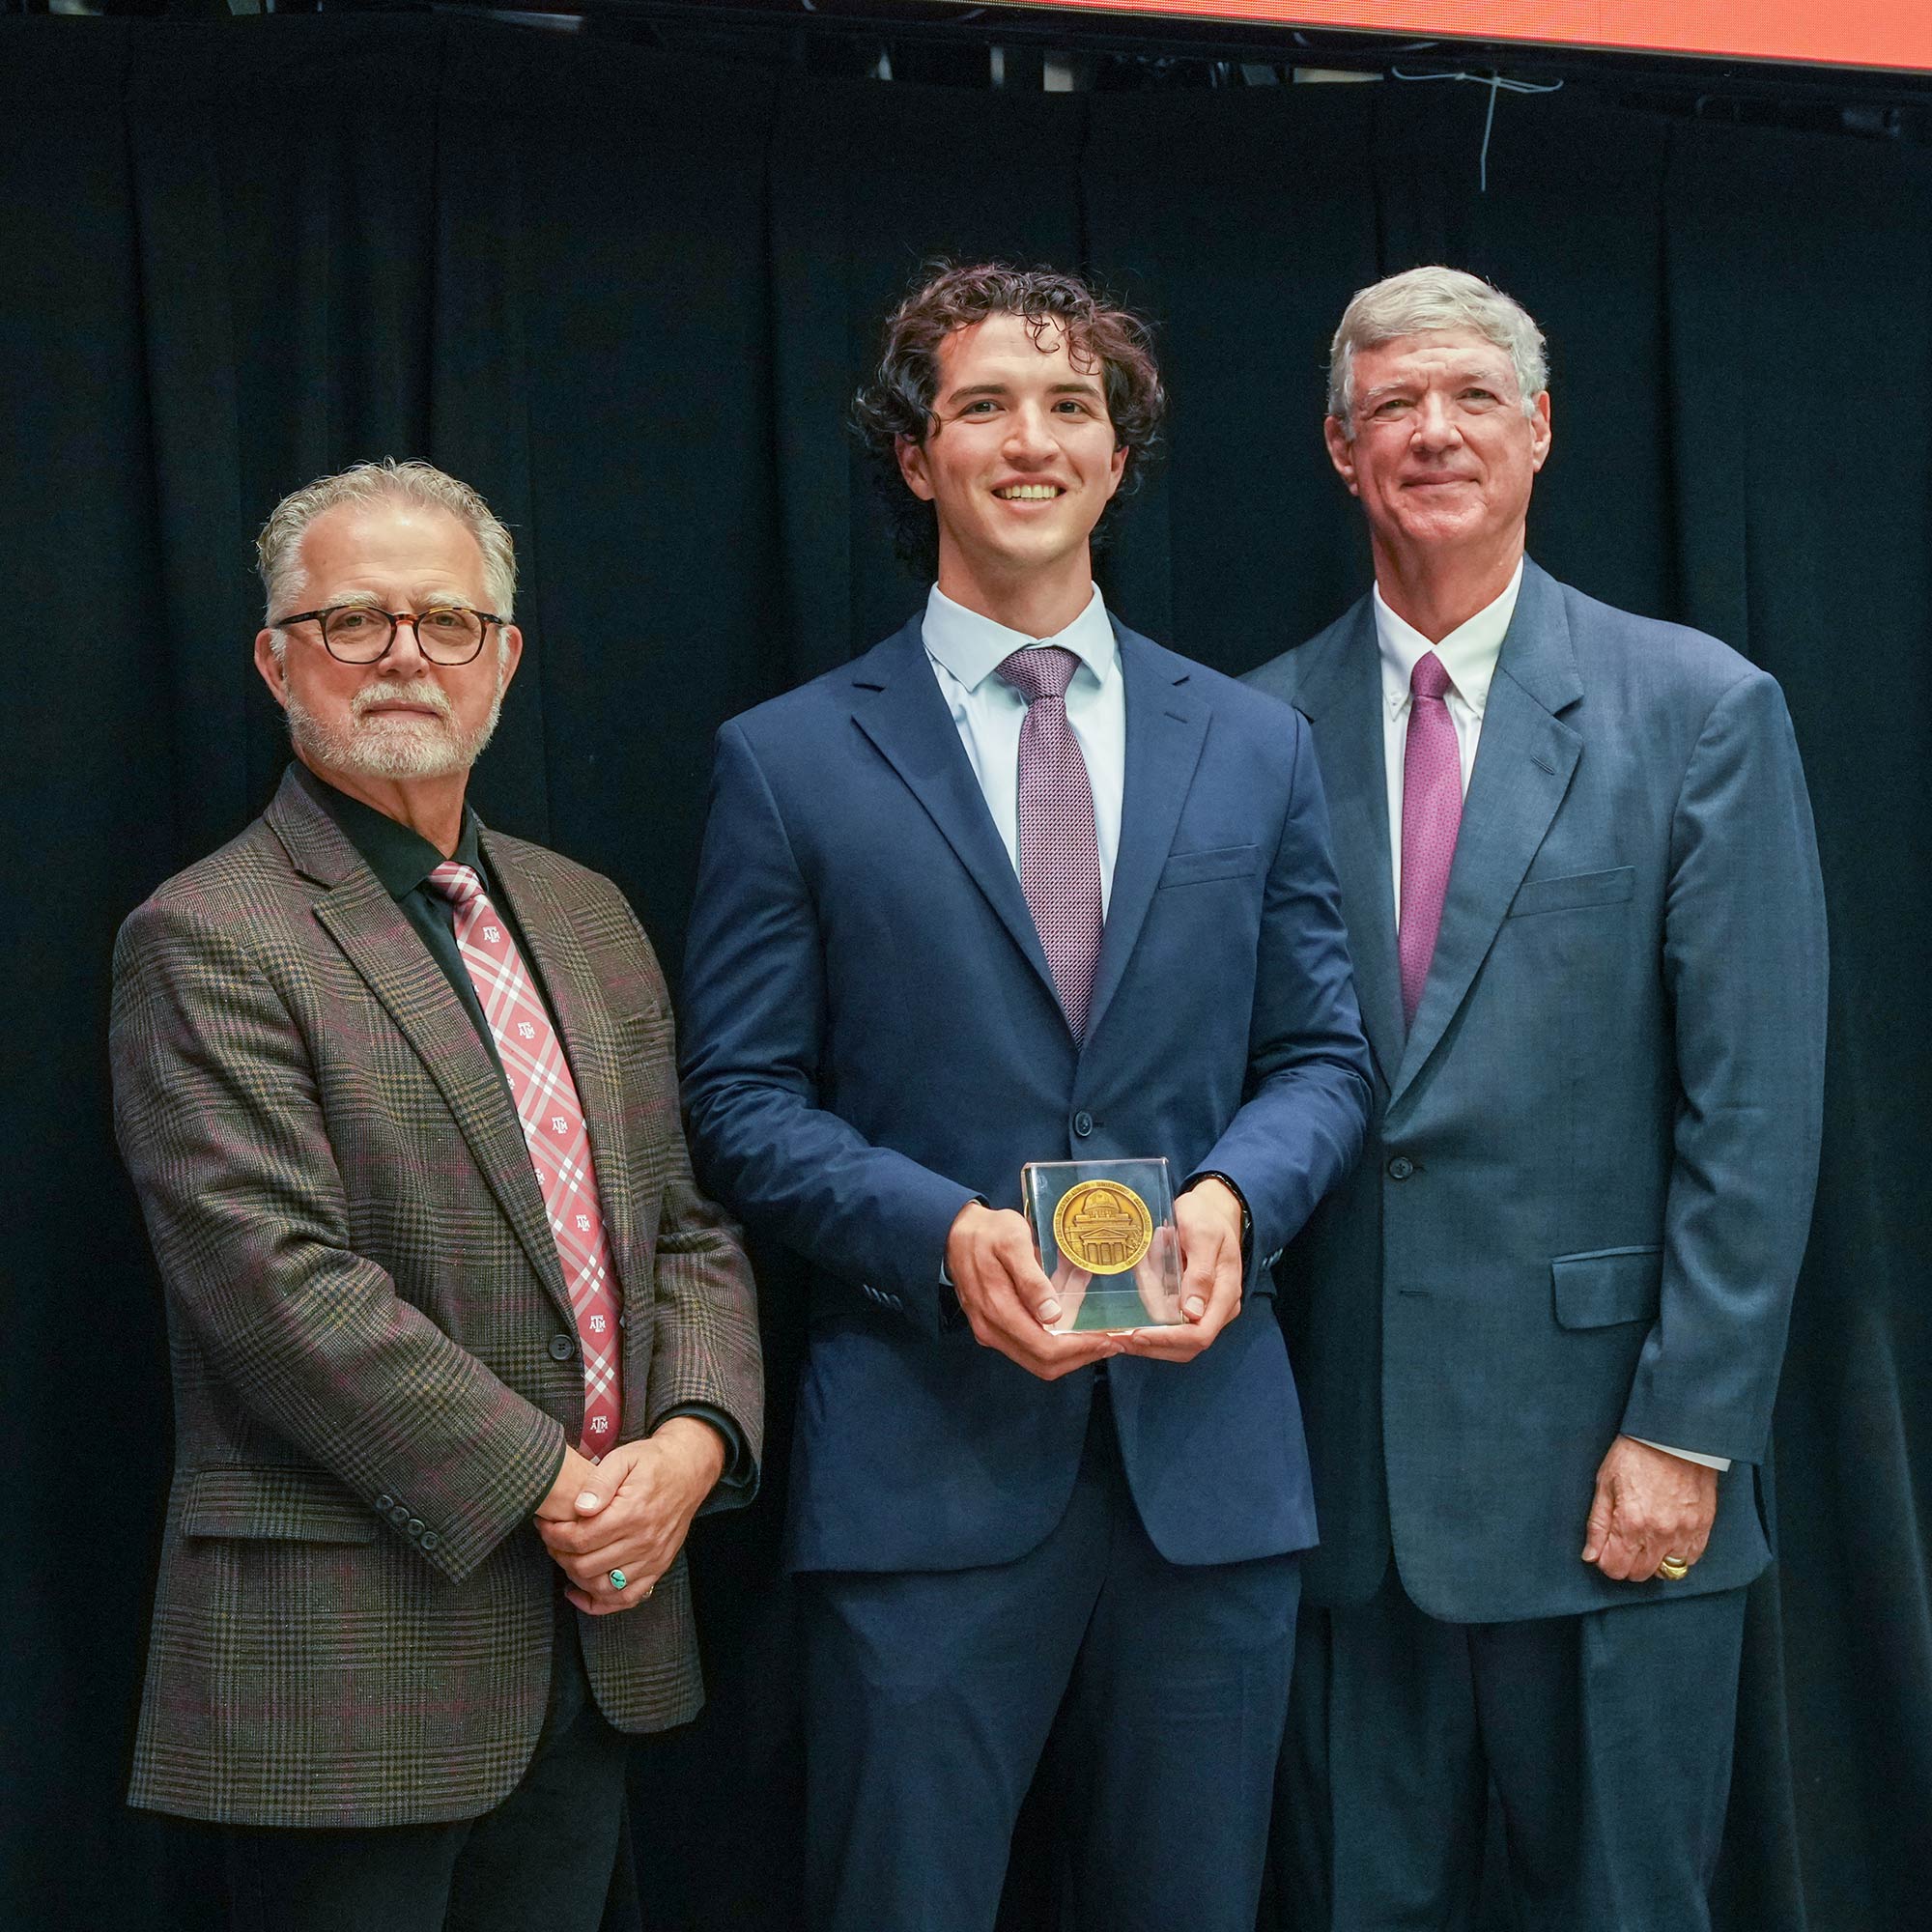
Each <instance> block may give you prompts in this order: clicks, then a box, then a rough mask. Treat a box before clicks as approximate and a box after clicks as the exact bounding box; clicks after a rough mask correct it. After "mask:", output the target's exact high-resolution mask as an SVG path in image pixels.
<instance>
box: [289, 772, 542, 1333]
mask: <svg viewBox="0 0 1932 1932" xmlns="http://www.w3.org/2000/svg"><path fill="white" fill-rule="evenodd" d="M266 815H267V818H268V821H269V824H270V829H271V830H272V831H273V832H274V834H275V836H276V837H277V838H280V840H281V841H282V845H283V847H284V849H285V850H286V851H287V852H288V855H289V858H290V861H291V863H292V864H293V865H294V866H295V867H296V869H297V871H298V872H300V873H301V874H302V875H303V876H304V877H305V878H308V879H311V880H313V881H314V882H315V883H316V884H318V885H321V886H324V887H326V888H327V891H326V892H325V894H324V895H323V896H322V897H321V898H319V899H317V900H316V901H315V902H314V912H315V916H316V919H317V921H318V923H320V924H321V925H322V927H323V929H324V931H326V932H327V934H328V935H329V937H330V938H331V939H333V940H334V942H335V944H336V945H337V946H338V947H340V948H341V950H342V953H343V956H344V957H345V958H346V959H347V960H348V961H349V963H350V965H351V966H353V967H354V968H355V971H356V973H357V974H358V975H359V976H360V978H361V980H362V981H363V983H364V984H365V985H366V986H367V987H368V988H369V990H370V992H371V993H373V994H374V995H375V997H376V999H377V1000H378V1001H379V1002H380V1003H381V1004H382V1006H383V1009H384V1011H386V1012H387V1014H388V1015H389V1018H390V1019H391V1020H392V1021H393V1022H394V1023H395V1027H396V1030H397V1032H398V1033H400V1034H401V1035H402V1036H403V1037H404V1038H405V1039H406V1040H408V1041H409V1043H410V1045H411V1047H412V1049H413V1050H414V1052H415V1055H416V1057H417V1059H419V1060H420V1061H421V1062H422V1064H423V1066H424V1068H425V1070H426V1071H427V1072H428V1074H429V1076H430V1078H431V1079H432V1080H434V1081H435V1082H436V1084H437V1087H438V1089H439V1090H440V1092H441V1094H442V1097H443V1099H444V1101H445V1102H446V1103H447V1105H448V1107H449V1111H450V1113H451V1114H452V1115H453V1116H454V1117H455V1120H456V1124H457V1126H458V1127H459V1128H460V1129H461V1130H462V1133H463V1137H464V1139H465V1140H466V1141H467V1142H468V1143H469V1151H470V1153H471V1155H472V1156H473V1157H474V1159H475V1162H476V1165H477V1167H478V1169H479V1170H481V1172H482V1175H483V1178H484V1179H485V1181H486V1182H487V1183H488V1184H489V1188H490V1191H491V1193H492V1194H494V1195H495V1196H496V1198H497V1206H498V1207H499V1208H501V1209H502V1210H503V1214H504V1217H505V1218H506V1219H507V1220H508V1221H509V1223H510V1226H511V1227H512V1228H513V1229H515V1230H516V1234H517V1238H518V1240H519V1241H521V1242H522V1244H523V1248H524V1252H525V1254H526V1255H527V1256H528V1257H529V1262H530V1265H531V1266H532V1267H533V1268H535V1270H536V1272H537V1275H538V1278H539V1279H540V1280H541V1281H542V1283H543V1285H544V1292H545V1293H547V1294H548V1295H549V1296H550V1298H551V1300H552V1301H553V1302H554V1304H555V1307H556V1310H557V1313H558V1314H559V1315H560V1316H562V1317H564V1318H566V1320H567V1321H568V1322H569V1323H570V1324H572V1325H573V1326H574V1324H575V1321H576V1317H575V1315H574V1314H572V1312H571V1306H570V1296H569V1294H568V1293H566V1292H565V1289H564V1285H563V1267H562V1264H560V1263H559V1262H558V1260H557V1254H556V1241H555V1239H554V1236H552V1234H551V1227H550V1217H549V1215H548V1214H547V1213H546V1212H545V1209H544V1203H543V1192H542V1189H541V1188H540V1187H539V1186H538V1185H537V1177H536V1170H535V1168H533V1167H532V1166H531V1165H530V1154H529V1150H528V1149H527V1148H526V1146H525V1145H524V1130H523V1126H522V1124H521V1123H520V1122H519V1121H518V1119H517V1110H516V1108H515V1107H514V1106H512V1104H511V1102H510V1094H509V1090H508V1089H507V1088H506V1087H505V1086H504V1084H503V1077H502V1075H501V1074H500V1073H499V1072H498V1071H497V1065H496V1063H495V1062H494V1061H493V1060H492V1059H491V1057H490V1051H489V1049H488V1048H487V1047H486V1046H485V1045H484V1044H483V1042H482V1041H481V1040H480V1039H479V1038H477V1037H476V1029H475V1027H474V1026H473V1025H472V1024H471V1023H470V1019H469V1014H468V1013H467V1012H466V1011H465V1010H464V1008H463V1003H462V1001H461V1000H459V999H458V998H457V997H456V994H455V992H454V990H453V989H452V988H451V986H450V983H449V981H448V980H446V979H444V978H443V975H442V969H441V968H440V966H439V965H438V964H437V963H436V961H435V960H434V959H433V958H432V957H431V956H430V953H429V950H428V949H427V948H426V947H425V946H424V945H423V943H422V940H421V939H420V938H419V937H418V935H417V933H416V930H415V928H414V927H413V926H412V924H411V923H409V921H408V920H407V919H406V918H405V917H404V916H403V913H402V911H401V910H400V908H399V907H398V906H397V905H396V902H395V901H394V900H393V899H392V898H390V896H389V895H388V894H387V893H386V892H385V891H384V888H383V883H382V881H381V880H380V879H378V878H377V876H376V875H375V873H374V872H372V871H371V870H370V869H369V867H367V865H365V864H364V863H363V860H362V857H361V855H360V854H359V853H358V852H357V851H356V850H355V846H354V845H352V844H351V843H350V842H349V840H348V838H345V837H344V836H343V834H342V832H341V830H340V828H339V827H338V826H337V825H336V823H335V821H334V820H333V819H332V818H330V817H329V815H328V814H327V812H326V811H324V810H323V809H322V808H321V807H320V806H319V805H317V804H316V802H315V801H314V800H313V799H312V798H310V797H309V795H308V793H307V792H306V791H304V790H303V789H302V786H301V784H300V783H299V781H298V780H297V779H296V778H295V777H294V775H293V773H291V774H290V775H288V776H286V777H285V778H284V779H283V780H282V787H281V790H280V791H279V792H278V793H277V794H276V795H275V798H274V800H273V802H272V803H271V804H270V807H269V810H268V812H267V814H266Z"/></svg>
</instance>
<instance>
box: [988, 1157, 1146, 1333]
mask: <svg viewBox="0 0 1932 1932" xmlns="http://www.w3.org/2000/svg"><path fill="white" fill-rule="evenodd" d="M1020 1195H1021V1200H1022V1204H1023V1206H1024V1208H1025V1211H1026V1217H1027V1220H1028V1222H1029V1223H1030V1224H1031V1226H1032V1228H1033V1237H1034V1242H1035V1244H1036V1245H1037V1247H1038V1249H1039V1264H1040V1267H1041V1269H1042V1270H1043V1271H1044V1272H1045V1274H1046V1278H1047V1279H1048V1280H1049V1281H1050V1282H1052V1283H1053V1286H1054V1289H1055V1290H1056V1292H1057V1293H1058V1294H1059V1298H1060V1320H1059V1321H1056V1322H1055V1323H1054V1324H1053V1332H1054V1333H1055V1334H1056V1335H1066V1334H1070V1333H1072V1332H1073V1331H1074V1330H1075V1329H1090V1328H1111V1329H1115V1330H1117V1331H1118V1330H1120V1329H1124V1328H1172V1327H1174V1326H1176V1325H1177V1324H1178V1323H1179V1321H1181V1320H1182V1319H1183V1318H1182V1316H1181V1313H1180V1240H1179V1236H1178V1235H1177V1234H1176V1233H1175V1227H1174V1183H1173V1181H1172V1180H1171V1179H1170V1178H1169V1176H1168V1167H1167V1162H1166V1160H1165V1159H1164V1158H1163V1159H1157V1160H1035V1161H1029V1162H1028V1163H1027V1164H1026V1166H1025V1167H1023V1168H1022V1169H1021V1170H1020Z"/></svg>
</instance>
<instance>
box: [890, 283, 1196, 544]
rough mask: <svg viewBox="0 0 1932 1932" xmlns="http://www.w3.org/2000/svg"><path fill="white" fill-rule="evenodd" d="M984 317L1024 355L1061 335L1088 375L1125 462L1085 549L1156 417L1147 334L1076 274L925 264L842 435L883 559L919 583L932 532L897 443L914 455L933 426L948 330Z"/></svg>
mask: <svg viewBox="0 0 1932 1932" xmlns="http://www.w3.org/2000/svg"><path fill="white" fill-rule="evenodd" d="M994 315H1013V316H1018V317H1019V319H1020V320H1021V321H1022V322H1024V323H1025V324H1026V326H1027V327H1028V329H1029V330H1030V331H1031V333H1032V335H1033V339H1034V342H1035V344H1036V345H1037V344H1038V343H1039V340H1040V337H1041V336H1042V335H1043V334H1045V333H1046V331H1047V330H1049V329H1052V330H1055V331H1058V332H1064V333H1065V337H1066V340H1067V353H1068V355H1069V356H1070V358H1071V359H1072V361H1073V363H1074V366H1075V367H1076V368H1080V369H1083V370H1084V369H1089V368H1092V367H1093V366H1094V365H1095V364H1096V363H1097V364H1098V366H1099V369H1100V376H1101V383H1102V386H1103V387H1104V389H1105V391H1106V397H1107V414H1108V417H1109V419H1110V420H1111V422H1112V424H1113V429H1114V441H1115V444H1116V446H1117V447H1119V448H1122V449H1124V450H1125V451H1126V464H1125V468H1124V469H1123V470H1122V477H1121V487H1120V489H1119V490H1117V491H1116V492H1115V493H1114V498H1113V501H1112V502H1110V503H1109V504H1108V505H1107V507H1106V509H1105V510H1104V511H1102V512H1101V515H1100V521H1099V523H1098V524H1097V525H1096V526H1095V527H1094V536H1093V542H1094V546H1095V547H1096V548H1097V547H1098V546H1099V545H1101V544H1102V543H1104V542H1105V541H1106V538H1107V534H1108V526H1110V524H1111V523H1112V521H1113V518H1114V514H1115V510H1116V507H1117V505H1118V504H1119V503H1120V501H1121V499H1122V497H1126V496H1128V495H1129V494H1130V493H1131V492H1132V491H1133V490H1134V488H1135V487H1136V486H1137V484H1138V482H1139V480H1140V472H1141V469H1142V466H1143V464H1144V461H1145V459H1146V458H1147V457H1148V455H1149V454H1150V452H1151V450H1152V449H1153V447H1154V445H1155V444H1156V442H1157V441H1158V440H1159V437H1160V425H1161V419H1162V417H1163V416H1164V415H1165V414H1166V412H1167V394H1166V391H1165V390H1164V389H1162V387H1161V385H1160V371H1159V369H1158V368H1157V367H1156V366H1155V363H1154V359H1153V352H1152V349H1151V346H1150V345H1151V333H1152V332H1151V328H1150V327H1149V325H1148V324H1147V323H1146V322H1145V321H1144V320H1143V319H1142V318H1141V317H1139V316H1137V315H1135V314H1134V313H1133V312H1132V311H1131V310H1129V309H1125V308H1122V307H1119V306H1118V305H1116V304H1114V303H1112V302H1110V301H1108V300H1107V299H1106V298H1105V297H1104V296H1103V295H1102V294H1100V293H1099V292H1097V291H1096V290H1095V289H1094V288H1093V287H1092V286H1091V285H1090V284H1089V283H1087V282H1085V281H1083V280H1082V279H1081V278H1080V277H1079V276H1078V275H1069V274H1064V273H1062V272H1061V271H1060V270H1057V269H1044V268H1040V269H1016V268H1014V267H1012V266H1011V265H1010V264H1009V263H1006V262H974V263H957V262H951V261H947V260H944V259H941V260H938V261H933V262H928V263H927V264H926V265H925V268H924V270H923V271H922V279H921V280H920V281H919V283H918V284H917V285H916V286H915V287H914V288H913V289H912V290H911V291H910V292H909V293H908V294H907V295H906V297H905V298H904V299H903V300H902V301H900V303H899V304H898V306H897V307H896V308H895V309H894V310H893V312H892V313H891V315H889V316H888V317H887V318H886V323H885V327H884V329H883V331H882V335H881V344H880V353H879V363H878V367H877V368H876V369H875V370H873V372H872V379H871V381H870V382H868V383H867V384H865V386H864V387H863V388H861V389H860V390H859V392H858V393H857V395H855V396H854V397H853V399H852V426H853V428H854V429H855V430H856V431H857V432H858V434H859V437H860V439H861V440H862V441H863V442H864V443H865V445H866V448H867V451H869V452H870V454H871V456H872V459H873V463H874V469H875V481H876V482H877V484H878V486H879V490H880V494H881V495H882V496H883V497H884V498H885V501H886V507H887V510H888V512H889V514H890V515H891V517H892V523H893V545H894V548H895V550H896V551H897V552H898V554H899V555H900V556H901V557H902V558H904V560H905V561H906V562H907V563H909V564H910V565H912V567H913V568H914V569H915V570H917V571H920V572H922V573H923V574H924V575H925V576H928V577H930V576H931V575H932V574H933V573H934V572H935V571H936V570H937V569H938V567H939V522H938V518H937V516H936V514H935V512H934V510H933V506H932V505H931V504H930V503H928V502H926V501H924V500H923V498H921V497H915V496H914V495H913V494H912V492H911V491H910V490H908V489H907V488H906V486H905V479H904V477H903V476H901V474H900V473H899V465H898V446H897V445H898V439H899V438H900V437H907V438H909V439H910V440H912V441H914V442H916V443H922V444H923V442H924V441H925V440H926V438H927V437H928V436H930V435H931V434H932V433H933V431H934V430H936V429H938V428H939V427H940V420H939V417H938V415H937V414H936V413H935V412H934V410H933V407H932V405H933V399H934V398H935V397H936V396H937V394H938V392H939V345H940V344H941V343H942V342H944V341H945V340H946V338H947V337H948V336H949V335H951V334H952V331H953V330H954V329H956V328H965V327H970V326H971V325H972V324H974V323H976V322H983V321H985V320H986V318H987V317H988V316H994Z"/></svg>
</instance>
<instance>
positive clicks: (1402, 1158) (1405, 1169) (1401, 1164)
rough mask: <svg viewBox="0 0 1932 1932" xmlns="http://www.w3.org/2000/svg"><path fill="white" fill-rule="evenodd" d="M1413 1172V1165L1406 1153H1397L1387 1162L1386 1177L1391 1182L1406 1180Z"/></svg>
mask: <svg viewBox="0 0 1932 1932" xmlns="http://www.w3.org/2000/svg"><path fill="white" fill-rule="evenodd" d="M1414 1172H1415V1163H1414V1162H1413V1161H1412V1160H1410V1159H1409V1157H1408V1156H1407V1155H1406V1153H1399V1154H1397V1155H1396V1157H1395V1158H1394V1159H1393V1160H1392V1161H1390V1162H1389V1165H1388V1177H1389V1179H1391V1180H1406V1179H1408V1177H1409V1176H1410V1175H1411V1174H1413V1173H1414Z"/></svg>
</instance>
